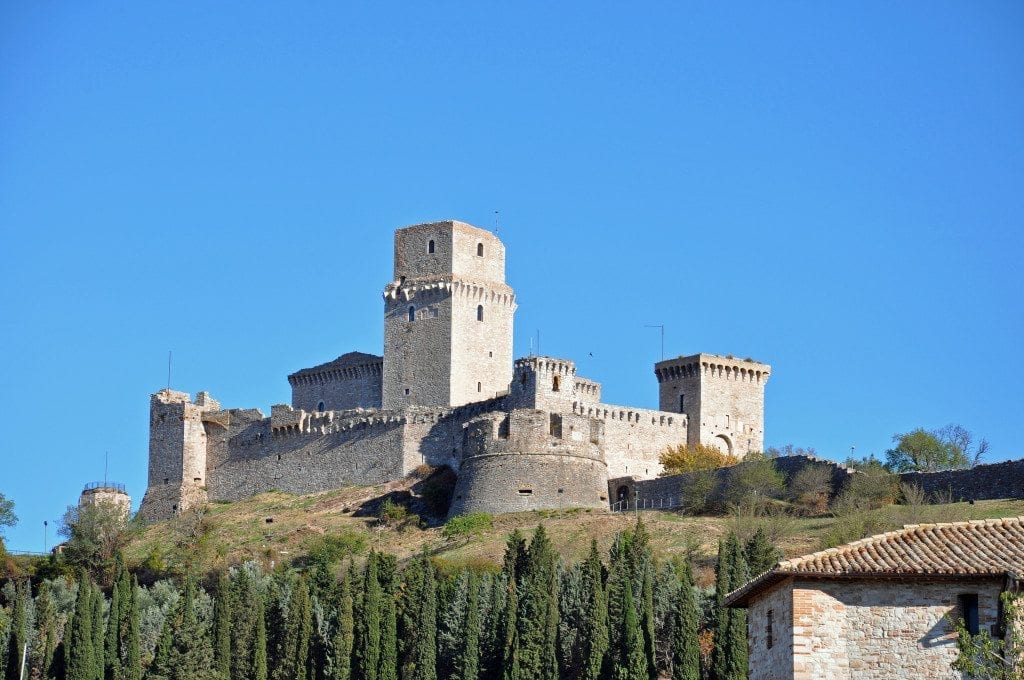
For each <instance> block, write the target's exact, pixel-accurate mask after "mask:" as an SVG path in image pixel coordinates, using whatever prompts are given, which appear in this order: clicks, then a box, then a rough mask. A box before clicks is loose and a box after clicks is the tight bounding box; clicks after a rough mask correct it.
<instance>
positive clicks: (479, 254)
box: [476, 243, 484, 257]
mask: <svg viewBox="0 0 1024 680" xmlns="http://www.w3.org/2000/svg"><path fill="white" fill-rule="evenodd" d="M476 256H477V257H483V256H484V244H483V243H477V244H476Z"/></svg>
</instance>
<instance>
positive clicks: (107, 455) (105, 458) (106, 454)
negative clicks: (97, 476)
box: [103, 451, 110, 487]
mask: <svg viewBox="0 0 1024 680" xmlns="http://www.w3.org/2000/svg"><path fill="white" fill-rule="evenodd" d="M109 462H110V452H109V451H104V452H103V486H104V487H106V486H107V466H108V463H109Z"/></svg>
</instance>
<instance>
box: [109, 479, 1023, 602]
mask: <svg viewBox="0 0 1024 680" xmlns="http://www.w3.org/2000/svg"><path fill="white" fill-rule="evenodd" d="M400 488H401V487H400V483H396V484H394V485H386V486H378V487H351V488H345V489H340V490H337V491H331V492H327V493H321V494H312V495H307V496H293V495H289V494H284V493H277V492H271V493H264V494H260V495H259V496H255V497H253V498H250V499H248V500H245V501H240V502H236V503H224V504H213V505H211V506H210V507H209V508H208V510H207V511H206V512H205V513H201V514H200V513H197V514H195V515H190V516H184V517H179V518H176V519H174V520H171V521H168V522H162V523H158V524H154V525H152V526H149V527H146V528H145V529H143V530H142V531H141V532H140V533H139V535H138V536H137V537H136V538H135V539H134V540H133V541H132V544H131V546H130V548H129V559H130V560H131V561H132V562H134V563H136V564H143V563H148V565H149V566H150V568H152V569H153V570H155V571H164V570H172V571H174V570H178V569H180V568H181V567H183V566H184V564H183V563H184V562H187V563H188V565H189V566H191V567H193V568H196V567H198V568H200V569H202V570H209V569H214V568H217V567H220V566H224V565H227V564H232V563H237V562H241V561H244V560H256V561H258V562H261V563H263V564H264V565H266V566H268V567H273V566H276V565H279V564H282V563H289V562H301V561H302V559H303V557H304V556H305V555H306V554H307V553H308V552H309V551H310V550H311V549H316V548H317V546H319V545H323V543H324V536H325V535H326V536H333V537H341V539H342V540H343V541H347V542H348V543H349V544H361V545H362V550H365V549H368V548H376V549H379V550H383V551H387V552H390V553H394V554H396V555H398V556H399V558H400V559H404V558H408V557H409V556H411V555H414V554H416V553H418V552H419V551H421V550H422V549H424V547H425V548H426V549H427V550H428V551H429V552H430V553H431V554H432V555H434V557H435V559H436V560H437V561H438V563H439V564H441V565H444V564H450V565H452V566H455V565H459V564H469V563H472V564H476V565H480V566H484V565H486V564H493V565H498V564H500V562H501V558H502V553H503V551H504V544H505V539H506V537H507V536H508V534H509V533H510V532H511V531H513V530H514V529H516V528H518V529H520V530H522V531H524V532H527V531H531V530H532V529H533V528H534V527H535V526H536V525H537V524H538V523H540V522H543V523H544V525H545V527H546V528H547V530H548V532H549V534H550V536H551V539H552V541H553V543H554V545H555V548H556V549H557V550H558V551H559V553H560V554H561V555H562V556H563V558H565V559H566V560H569V561H575V560H578V559H581V558H582V557H583V556H584V554H585V552H586V551H587V550H588V549H589V546H590V540H591V539H595V540H596V541H597V542H598V546H599V547H600V549H601V550H602V551H606V550H607V549H608V547H609V546H610V544H611V541H612V538H613V536H614V535H615V533H616V532H618V531H620V530H622V529H624V528H626V527H628V526H630V525H632V524H633V523H634V522H635V516H634V514H633V513H614V514H613V513H605V512H599V511H593V510H581V509H568V510H562V511H538V512H526V513H517V514H508V515H500V516H497V517H495V518H494V520H493V526H492V527H491V528H490V529H489V530H486V531H482V532H480V533H477V534H474V535H461V536H454V537H447V536H445V534H444V531H443V526H435V527H428V528H420V527H419V526H417V525H416V523H415V522H414V521H411V522H408V523H406V525H405V526H404V527H397V526H391V527H386V526H383V525H382V524H381V523H380V522H379V521H378V520H377V519H376V518H375V517H372V516H371V517H366V516H357V511H358V510H359V509H360V508H363V509H364V512H365V509H366V506H367V505H368V504H369V505H370V506H371V507H372V505H373V502H374V499H379V498H380V497H381V496H382V495H383V494H387V493H394V492H395V491H396V489H400ZM641 514H642V516H643V519H644V522H645V523H646V524H647V526H648V528H649V530H650V532H651V535H652V538H653V546H654V549H655V552H656V554H657V555H659V556H661V557H668V556H672V555H677V554H678V555H687V556H689V557H690V558H691V559H693V560H694V562H695V564H697V565H698V566H699V567H701V568H700V569H699V570H698V572H699V575H700V580H701V581H703V582H705V583H706V582H707V581H708V580H709V579H710V572H709V570H708V568H709V567H710V565H711V560H712V557H713V556H714V554H715V553H716V550H717V541H718V539H719V537H720V536H722V535H723V534H724V533H726V532H728V531H730V530H736V531H738V532H739V533H740V534H741V535H743V534H747V535H749V534H751V533H753V531H754V529H755V528H756V527H757V526H765V527H766V529H767V530H768V531H769V533H770V534H771V535H772V536H773V537H774V539H775V541H776V543H777V545H778V546H779V547H780V548H781V549H782V550H783V552H784V553H785V554H786V555H787V556H793V555H800V554H804V553H807V552H812V551H815V550H818V549H820V548H822V547H823V546H824V545H827V544H829V542H830V541H831V542H832V543H835V542H837V536H838V537H840V539H841V540H846V539H847V538H856V537H858V536H857V535H855V534H856V533H857V532H861V533H873V532H876V531H884V530H888V529H892V528H895V527H898V526H901V525H902V524H909V523H924V522H930V521H956V520H963V519H980V518H991V517H1005V516H1016V515H1024V501H981V502H977V503H975V504H973V505H971V504H967V503H953V504H947V505H923V506H912V507H907V506H891V507H887V508H882V509H880V510H875V511H871V512H870V513H863V514H861V515H858V516H857V517H856V518H849V517H847V518H838V519H837V518H833V517H816V518H794V517H790V516H788V515H781V514H780V515H776V516H770V517H760V518H754V517H745V516H725V517H688V516H685V515H682V514H679V513H675V512H662V511H645V512H642V513H641ZM851 522H853V524H852V525H851ZM851 532H853V533H851Z"/></svg>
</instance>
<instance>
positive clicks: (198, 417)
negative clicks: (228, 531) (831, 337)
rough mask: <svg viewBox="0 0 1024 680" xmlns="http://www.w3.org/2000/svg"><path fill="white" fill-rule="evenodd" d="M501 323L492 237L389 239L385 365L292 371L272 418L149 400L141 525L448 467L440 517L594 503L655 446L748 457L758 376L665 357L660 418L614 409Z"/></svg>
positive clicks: (184, 401) (162, 395)
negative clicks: (209, 505)
mask: <svg viewBox="0 0 1024 680" xmlns="http://www.w3.org/2000/svg"><path fill="white" fill-rule="evenodd" d="M515 311H516V299H515V293H514V291H513V290H512V288H511V287H510V286H509V285H508V284H507V283H506V282H505V247H504V245H503V244H502V243H501V241H500V240H498V238H497V236H495V235H494V234H492V233H491V232H488V231H486V230H483V229H478V228H476V227H473V226H471V225H469V224H465V223H462V222H455V221H446V222H434V223H430V224H419V225H415V226H411V227H406V228H404V229H399V230H398V231H397V232H395V255H394V272H393V276H392V280H391V281H390V282H389V283H387V284H386V285H385V286H384V355H383V356H382V357H381V356H376V355H372V354H364V353H361V352H349V353H347V354H343V355H341V356H340V357H338V358H337V359H334V360H333V361H329V362H327V363H324V364H320V365H319V366H314V367H312V368H305V369H302V370H300V371H296V372H295V373H293V374H292V375H290V376H288V382H289V384H290V385H291V388H292V400H291V405H283V404H282V405H274V406H273V407H271V413H270V417H269V418H268V417H267V416H265V415H264V414H263V413H262V412H260V411H259V410H258V409H236V408H232V409H225V408H222V407H221V405H220V404H219V403H217V402H216V401H215V400H214V399H213V398H212V397H211V396H210V395H209V394H207V393H205V392H200V393H199V394H198V395H197V396H196V398H195V399H194V400H193V399H192V398H190V396H189V395H188V394H185V393H183V392H176V391H172V390H161V391H159V392H157V393H156V394H154V395H153V396H152V397H151V398H150V437H149V482H148V488H147V490H146V496H145V498H144V500H143V502H142V507H141V509H140V510H139V513H140V515H141V516H142V517H143V518H144V519H146V520H149V521H155V520H160V519H165V518H168V517H171V516H172V515H174V514H177V513H179V512H181V511H183V510H186V509H189V508H192V507H196V506H201V505H202V504H204V503H206V502H209V501H232V500H240V499H243V498H246V497H248V496H251V495H253V494H256V493H260V492H263V491H269V490H271V489H276V490H280V491H286V492H291V493H296V494H304V493H314V492H319V491H327V490H330V489H336V488H339V487H342V486H347V485H353V484H366V485H369V484H380V483H383V482H387V481H391V480H395V479H399V478H401V477H403V476H404V475H406V474H408V473H409V472H411V471H412V470H413V469H415V468H416V467H417V466H419V465H422V464H427V465H431V466H440V465H447V466H449V467H451V468H452V469H453V470H455V471H456V472H457V473H458V482H457V484H456V489H455V492H454V495H453V498H452V507H451V514H459V513H462V512H471V511H476V510H483V511H487V512H494V513H497V512H511V511H518V510H532V509H540V508H559V507H579V506H582V507H592V508H600V509H605V508H607V507H608V504H609V497H608V496H609V494H608V480H609V479H614V478H617V477H633V478H636V479H649V478H652V477H655V476H657V474H658V473H659V472H660V471H661V465H660V464H659V462H658V459H659V456H660V455H661V453H662V452H663V451H664V450H665V449H666V448H667V447H669V446H675V445H679V444H687V443H689V444H694V443H697V442H701V443H704V444H711V445H714V446H718V447H719V448H721V449H723V450H725V451H728V452H729V453H733V454H735V455H739V456H744V455H746V454H747V453H748V452H751V451H760V450H761V449H762V445H763V437H764V385H765V382H766V381H767V380H768V376H769V374H770V370H771V369H770V367H769V366H767V365H765V364H760V363H757V362H754V361H752V360H750V359H746V360H738V359H733V358H732V357H721V356H717V355H711V354H696V355H693V356H688V357H680V358H678V359H671V360H668V361H662V362H659V363H658V364H656V366H655V375H656V376H657V378H658V382H659V386H660V409H661V410H659V411H650V410H644V409H638V408H632V407H628V406H616V405H612V404H607V403H604V402H602V400H601V384H600V383H598V382H595V381H593V380H589V379H587V378H584V377H582V376H578V375H577V374H576V366H575V364H574V363H573V362H572V361H570V360H568V359H559V358H553V357H543V356H529V357H524V358H521V359H517V360H515V361H513V355H512V324H513V317H514V315H515Z"/></svg>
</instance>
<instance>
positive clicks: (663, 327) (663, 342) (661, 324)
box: [644, 323, 665, 361]
mask: <svg viewBox="0 0 1024 680" xmlns="http://www.w3.org/2000/svg"><path fill="white" fill-rule="evenodd" d="M644 328H660V329H661V361H664V360H665V324H663V323H648V324H644Z"/></svg>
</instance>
